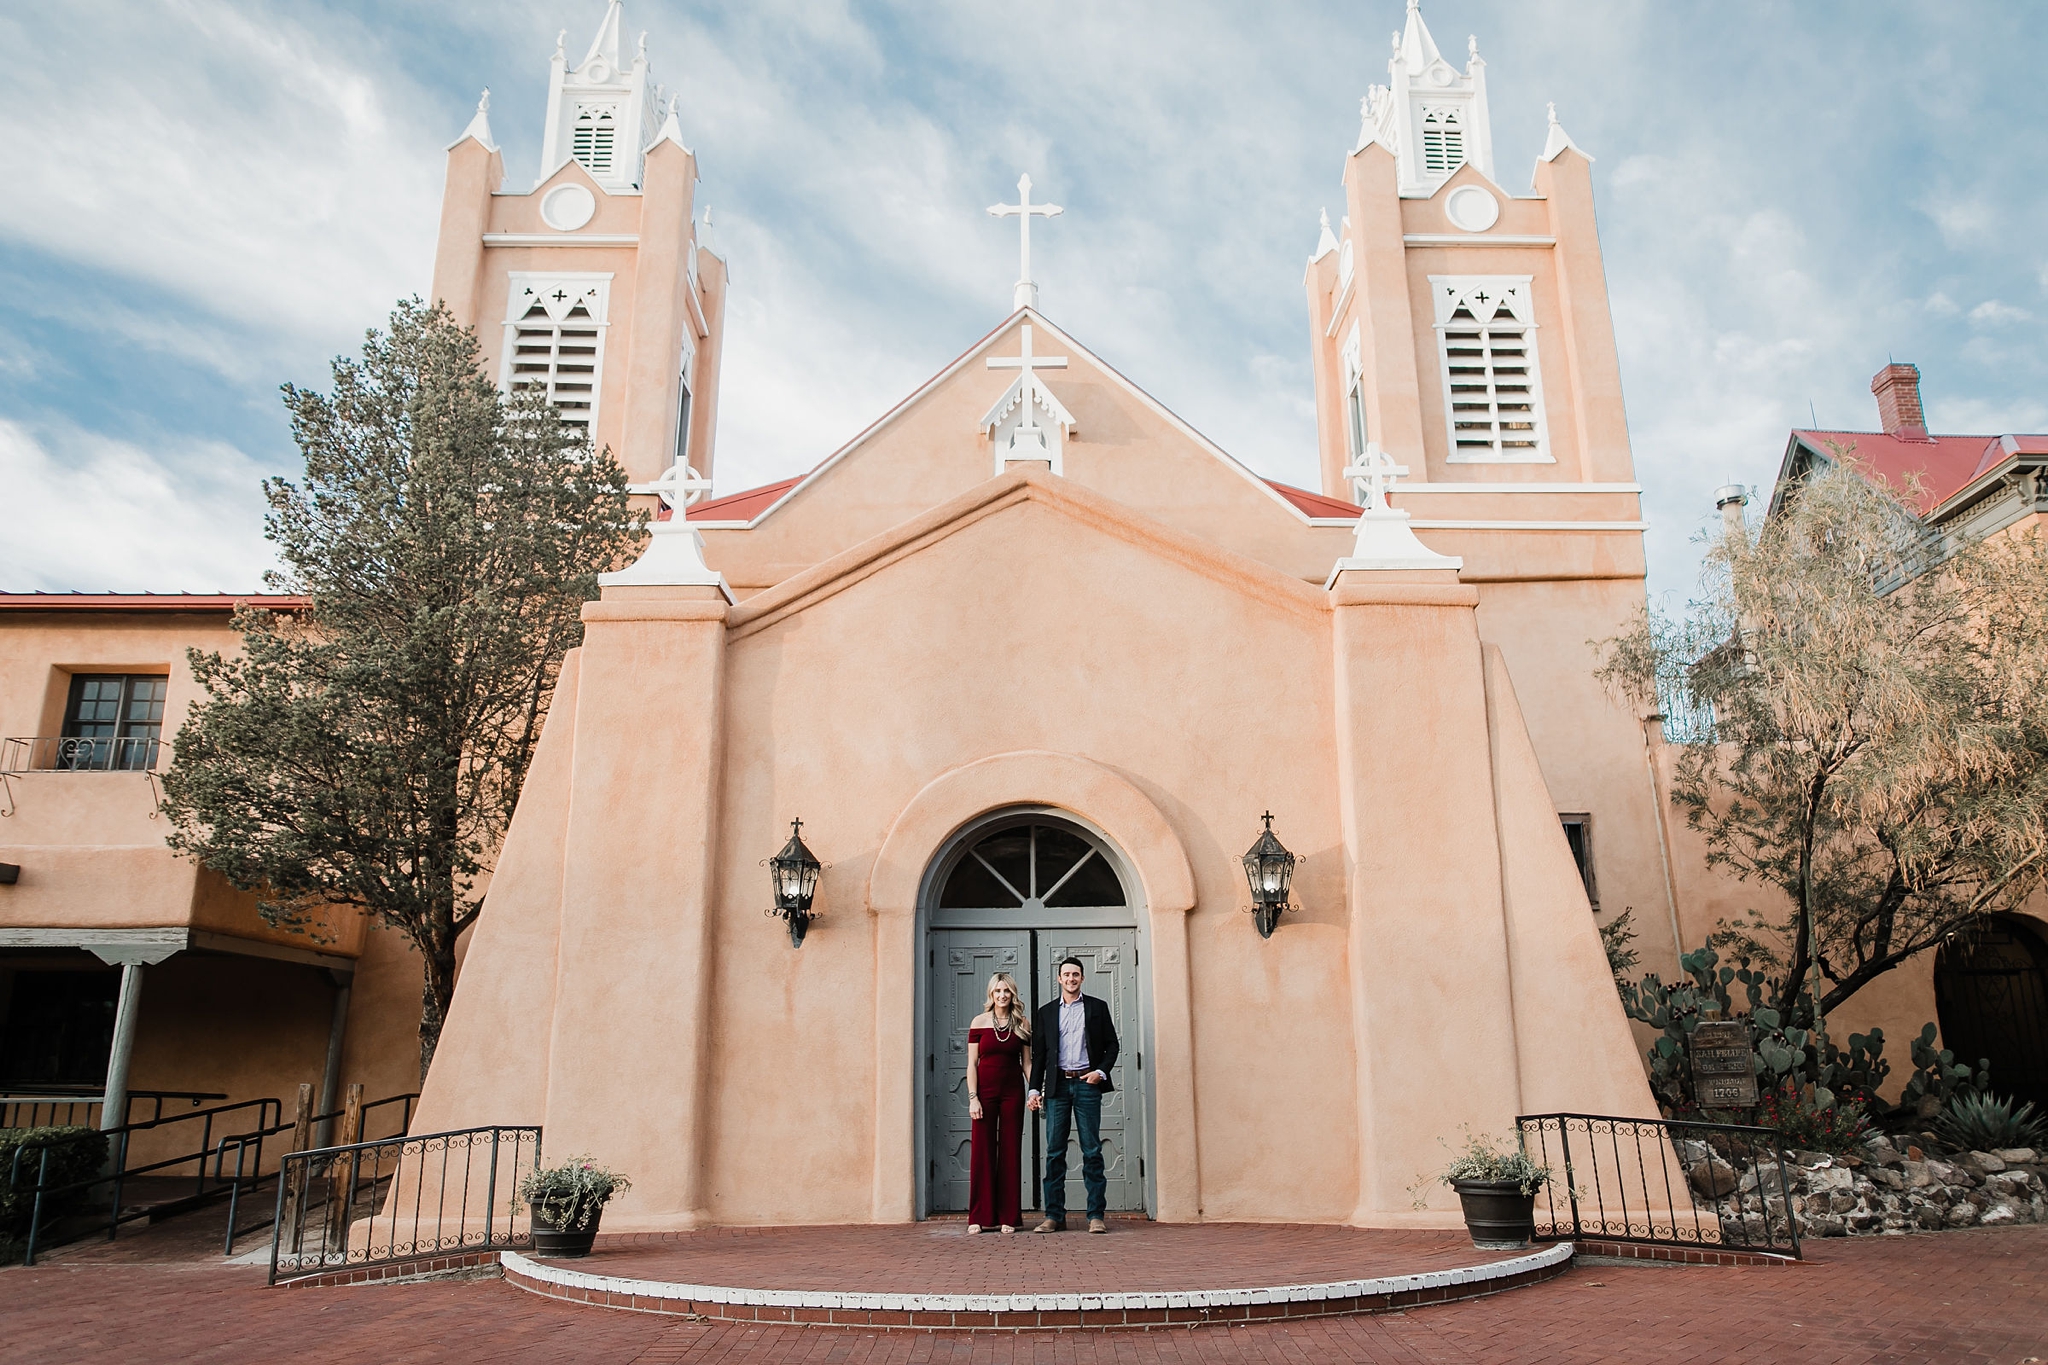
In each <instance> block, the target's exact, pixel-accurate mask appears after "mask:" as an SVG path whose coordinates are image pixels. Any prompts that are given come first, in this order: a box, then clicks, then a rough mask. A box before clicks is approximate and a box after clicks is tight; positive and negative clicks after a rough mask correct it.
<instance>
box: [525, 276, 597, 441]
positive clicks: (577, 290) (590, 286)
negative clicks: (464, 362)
mask: <svg viewBox="0 0 2048 1365" xmlns="http://www.w3.org/2000/svg"><path fill="white" fill-rule="evenodd" d="M505 273H506V276H507V279H508V284H507V287H506V290H505V341H504V347H503V355H502V356H501V357H500V358H499V363H498V388H499V390H500V391H502V392H504V393H508V394H509V393H510V392H512V380H513V368H512V367H513V366H514V364H516V363H517V361H518V356H519V340H518V338H519V324H520V323H521V322H523V321H524V320H525V318H526V313H527V310H528V309H530V308H531V307H532V306H533V304H534V303H535V302H540V303H541V304H542V306H543V307H544V308H546V307H547V303H546V296H547V294H548V293H549V291H551V290H560V291H561V292H563V293H566V294H568V295H569V298H568V299H567V300H566V301H564V302H562V303H561V304H560V305H559V307H558V308H547V312H548V319H549V321H551V322H552V323H554V325H555V326H556V327H558V328H559V327H560V326H561V325H562V320H563V317H565V316H566V315H567V314H568V311H569V309H570V308H572V307H574V306H575V305H576V304H578V303H581V304H583V305H584V307H585V309H586V311H588V312H589V313H590V315H591V318H592V319H593V321H594V322H595V323H596V326H597V359H596V362H595V364H594V365H593V366H592V372H591V380H590V424H589V432H590V439H591V442H592V444H595V443H596V441H597V422H598V417H599V414H600V411H601V409H602V399H603V396H604V350H605V345H604V343H605V336H606V334H607V333H608V332H609V331H610V330H611V297H612V272H611V271H609V270H509V271H507V272H505ZM553 388H554V384H553V383H552V382H551V383H550V385H549V389H550V400H551V401H552V397H553V395H552V390H553Z"/></svg>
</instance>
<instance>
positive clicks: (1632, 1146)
mask: <svg viewBox="0 0 2048 1365" xmlns="http://www.w3.org/2000/svg"><path fill="white" fill-rule="evenodd" d="M1515 1124H1516V1127H1517V1128H1518V1129H1519V1130H1520V1133H1521V1139H1522V1147H1523V1150H1524V1151H1526V1152H1527V1153H1528V1154H1529V1156H1530V1158H1531V1159H1533V1160H1534V1161H1535V1162H1536V1164H1538V1165H1539V1166H1547V1167H1549V1169H1550V1173H1551V1178H1550V1180H1549V1181H1548V1182H1547V1183H1546V1184H1545V1185H1544V1186H1543V1188H1542V1189H1541V1190H1539V1191H1538V1193H1537V1196H1536V1236H1537V1238H1538V1239H1539V1240H1542V1241H1554V1242H1563V1241H1573V1242H1580V1241H1606V1242H1632V1243H1641V1244H1646V1245H1652V1246H1676V1247H1687V1248H1691V1249H1694V1250H1703V1251H1745V1252H1759V1253H1763V1254H1767V1255H1776V1256H1790V1257H1795V1258H1796V1257H1798V1256H1799V1254H1800V1252H1799V1208H1798V1196H1797V1195H1795V1194H1794V1193H1792V1182H1791V1174H1792V1166H1791V1163H1790V1162H1789V1161H1788V1160H1787V1159H1786V1155H1785V1145H1784V1139H1783V1137H1782V1136H1781V1135H1780V1134H1779V1133H1777V1132H1776V1131H1775V1130H1774V1129H1770V1128H1747V1127H1742V1126H1739V1125H1735V1124H1725V1123H1691V1122H1686V1121H1684V1120H1679V1119H1636V1118H1617V1117H1612V1116H1608V1115H1602V1114H1525V1115H1523V1116H1522V1117H1520V1118H1518V1119H1516V1120H1515Z"/></svg>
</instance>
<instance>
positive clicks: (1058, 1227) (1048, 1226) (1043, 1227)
mask: <svg viewBox="0 0 2048 1365" xmlns="http://www.w3.org/2000/svg"><path fill="white" fill-rule="evenodd" d="M1031 1230H1032V1231H1033V1232H1065V1231H1066V1230H1067V1225H1066V1224H1065V1223H1062V1222H1059V1221H1058V1220H1056V1219H1052V1218H1048V1219H1046V1220H1045V1221H1044V1222H1043V1223H1040V1224H1039V1225H1038V1226H1037V1227H1035V1228H1033V1229H1031Z"/></svg>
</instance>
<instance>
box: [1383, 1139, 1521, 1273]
mask: <svg viewBox="0 0 2048 1365" xmlns="http://www.w3.org/2000/svg"><path fill="white" fill-rule="evenodd" d="M1436 1179H1437V1180H1439V1181H1441V1182H1443V1183H1444V1184H1446V1185H1449V1186H1450V1187H1451V1188H1452V1189H1454V1190H1456V1191H1457V1192H1458V1202H1459V1203H1460V1204H1462V1205H1463V1206H1464V1209H1465V1230H1466V1231H1467V1232H1468V1233H1470V1234H1471V1236H1472V1245H1473V1246H1476V1247H1480V1248H1483V1249H1485V1250H1500V1251H1508V1250H1519V1249H1520V1248H1522V1247H1526V1246H1528V1245H1529V1242H1530V1240H1531V1239H1532V1238H1534V1237H1535V1235H1536V1191H1537V1190H1539V1189H1541V1188H1542V1187H1543V1185H1544V1183H1545V1182H1546V1181H1548V1180H1549V1179H1550V1168H1549V1167H1547V1166H1538V1165H1537V1164H1536V1163H1535V1162H1533V1161H1531V1160H1530V1159H1529V1154H1528V1153H1527V1152H1524V1151H1523V1150H1522V1149H1521V1148H1520V1147H1519V1146H1516V1147H1512V1148H1508V1147H1504V1146H1502V1145H1501V1144H1500V1143H1499V1142H1497V1141H1496V1140H1495V1139H1493V1138H1491V1137H1488V1136H1487V1135H1486V1134H1484V1133H1477V1134H1475V1133H1469V1132H1468V1133H1467V1134H1466V1135H1465V1150H1464V1151H1462V1152H1460V1153H1458V1154H1457V1156H1456V1157H1454V1158H1453V1159H1452V1161H1451V1164H1450V1165H1448V1166H1446V1167H1444V1168H1443V1169H1442V1170H1441V1171H1439V1172H1437V1174H1436ZM1423 1183H1425V1184H1426V1183H1427V1178H1425V1180H1424V1182H1423ZM1421 1203H1422V1199H1421V1196H1420V1195H1418V1196H1417V1198H1416V1204H1417V1206H1418V1207H1419V1206H1420V1205H1421Z"/></svg>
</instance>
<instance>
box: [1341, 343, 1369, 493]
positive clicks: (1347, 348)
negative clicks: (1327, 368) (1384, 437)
mask: <svg viewBox="0 0 2048 1365" xmlns="http://www.w3.org/2000/svg"><path fill="white" fill-rule="evenodd" d="M1365 439H1366V430H1365V366H1364V365H1363V364H1362V363H1361V362H1360V360H1359V355H1358V328H1357V326H1356V325H1354V326H1353V327H1352V329H1351V335H1350V337H1348V338H1347V339H1346V340H1345V342H1344V447H1345V451H1346V453H1348V454H1349V455H1350V456H1351V458H1352V459H1353V460H1356V459H1357V458H1358V457H1359V456H1360V455H1363V454H1364V453H1365ZM1354 491H1355V490H1354Z"/></svg>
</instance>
